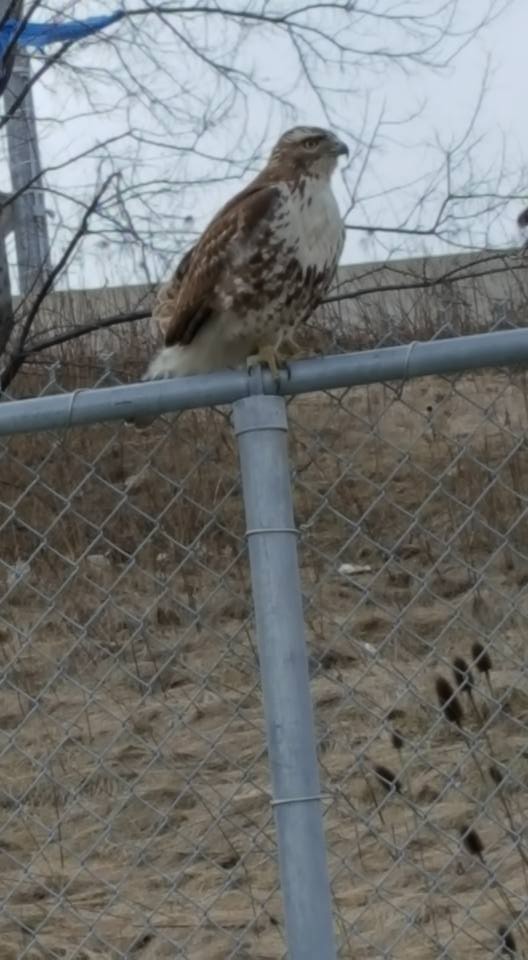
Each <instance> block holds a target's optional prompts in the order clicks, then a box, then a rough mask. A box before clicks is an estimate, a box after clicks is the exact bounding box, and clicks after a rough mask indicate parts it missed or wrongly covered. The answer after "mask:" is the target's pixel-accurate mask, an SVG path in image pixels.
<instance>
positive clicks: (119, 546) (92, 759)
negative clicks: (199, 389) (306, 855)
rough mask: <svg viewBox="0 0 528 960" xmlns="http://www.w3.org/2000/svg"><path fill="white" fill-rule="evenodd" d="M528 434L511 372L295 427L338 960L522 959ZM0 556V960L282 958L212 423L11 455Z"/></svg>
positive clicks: (241, 561) (226, 447) (250, 649)
mask: <svg viewBox="0 0 528 960" xmlns="http://www.w3.org/2000/svg"><path fill="white" fill-rule="evenodd" d="M70 372H71V371H70ZM90 376H91V375H90ZM115 381H116V374H115V372H112V373H110V372H108V371H100V372H99V374H98V375H97V376H93V377H91V381H90V383H91V385H93V386H94V387H104V386H108V385H111V384H113V383H115ZM73 385H77V384H73ZM71 386H72V383H71V380H68V378H67V377H66V375H65V373H64V368H61V367H58V366H55V367H53V366H52V365H50V366H44V367H43V368H42V369H41V370H40V372H39V374H38V375H37V374H35V373H32V374H31V376H29V375H28V376H27V381H26V382H24V384H23V385H22V387H21V392H22V393H25V394H26V395H29V394H35V393H36V392H37V390H39V391H40V392H41V393H42V395H48V394H50V393H51V394H54V393H57V392H61V391H63V390H68V389H70V388H71ZM527 404H528V391H527V383H526V376H525V374H524V372H522V371H521V372H517V371H509V370H505V369H498V370H486V371H478V372H471V373H462V374H460V375H457V376H451V377H443V376H436V377H427V378H423V379H417V380H414V381H409V382H407V383H404V384H402V383H390V382H387V383H381V382H380V383H373V384H370V385H363V386H357V387H350V388H343V389H336V390H333V391H324V392H319V393H313V394H306V395H301V396H299V397H296V398H294V399H291V400H290V401H288V419H289V425H290V438H289V444H290V462H291V472H292V484H293V492H294V510H295V521H296V525H297V527H298V530H299V534H300V536H299V557H300V570H301V581H302V589H303V604H304V615H305V623H306V631H307V641H308V653H309V671H310V688H311V696H312V701H313V704H314V709H315V715H316V730H317V740H318V755H319V763H320V772H321V779H322V796H323V809H324V827H325V836H326V843H327V851H328V862H329V874H330V883H331V891H332V899H333V913H334V921H335V931H336V940H337V945H338V955H339V957H341V958H347V960H348V958H354V957H362V958H363V957H364V958H380V957H391V958H401V960H404V958H410V957H413V956H416V957H417V958H419V960H428V958H431V960H432V958H440V957H442V958H443V957H445V958H457V960H458V958H464V960H467V958H469V957H475V958H477V957H478V958H481V957H483V956H496V957H499V956H501V955H504V956H508V955H509V956H513V955H516V954H517V955H522V953H523V951H524V950H526V949H527V946H528V915H526V903H527V891H528V876H527V866H528V837H527V836H526V830H525V822H526V815H527V800H526V796H527V791H526V786H527V778H528V767H527V756H528V753H527V733H528V685H527V678H526V669H525V663H526V636H527V626H528V625H527V621H526V617H527V612H528V593H527V585H528V514H527V509H528V499H527V498H528V479H527V478H528V450H527V444H526V421H527V412H528V411H527ZM0 544H1V547H0V669H1V674H0V676H1V694H0V771H1V776H0V863H1V866H2V869H1V871H0V895H1V898H2V908H1V910H0V942H1V944H2V947H1V951H0V953H1V956H2V957H5V958H6V960H15V958H16V960H18V958H28V960H29V958H31V960H41V958H53V960H59V958H68V960H70V958H71V960H73V958H76V960H99V958H108V960H110V958H111V960H117V958H125V957H126V958H135V957H137V958H141V960H143V958H145V960H151V958H156V960H158V958H160V960H161V958H169V957H170V958H174V957H183V958H186V960H227V958H238V960H244V958H247V960H249V958H251V960H272V958H273V960H275V958H281V957H284V956H285V955H286V951H287V945H286V935H285V927H284V920H283V908H282V902H281V897H280V890H279V874H278V866H277V841H276V835H275V827H274V822H273V810H272V808H271V805H270V783H269V772H268V755H267V746H266V735H265V726H264V717H263V708H262V699H261V691H260V682H259V656H258V652H257V647H256V642H255V640H254V628H253V622H252V601H251V585H250V577H249V568H248V560H247V554H246V545H245V523H244V516H243V503H242V497H241V487H240V475H239V466H238V458H237V449H236V440H235V437H234V434H233V430H232V425H231V414H230V410H229V409H228V408H227V407H222V408H217V409H206V410H194V411H187V412H185V413H181V414H175V415H168V416H163V417H160V418H158V419H157V420H156V421H155V423H154V424H153V425H152V426H151V427H150V428H149V429H148V430H145V431H136V430H135V429H134V428H132V427H127V426H125V425H122V424H117V425H116V424H112V423H110V424H108V423H99V424H97V425H94V426H91V427H86V428H82V429H73V430H69V431H58V432H56V433H54V432H47V433H29V434H20V435H13V436H11V437H9V436H7V437H4V438H2V439H1V440H0ZM307 842H309V838H307ZM306 956H307V957H308V956H312V954H309V953H308V952H307V953H306ZM295 960H297V958H295ZM321 960H327V958H326V957H325V958H323V957H321Z"/></svg>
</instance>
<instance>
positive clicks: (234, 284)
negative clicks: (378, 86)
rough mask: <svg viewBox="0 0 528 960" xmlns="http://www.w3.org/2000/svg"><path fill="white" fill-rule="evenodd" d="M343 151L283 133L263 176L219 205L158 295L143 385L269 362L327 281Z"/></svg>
mask: <svg viewBox="0 0 528 960" xmlns="http://www.w3.org/2000/svg"><path fill="white" fill-rule="evenodd" d="M346 152H347V149H346V147H345V146H344V145H343V144H342V143H341V141H340V140H338V139H337V137H335V136H334V135H333V134H332V133H330V132H328V131H326V130H322V129H320V128H318V127H296V128H294V129H293V130H290V131H288V132H287V133H286V134H284V135H283V136H282V137H281V138H280V140H279V141H278V143H277V144H276V146H275V148H274V150H273V151H272V153H271V156H270V158H269V161H268V163H267V165H266V167H265V168H264V170H262V172H261V173H260V174H259V175H258V176H257V177H256V178H255V179H254V180H253V181H252V183H250V184H249V186H247V187H246V188H245V189H244V190H242V191H241V192H240V193H238V194H237V195H236V196H235V197H233V198H232V199H231V200H230V201H229V202H228V203H226V204H225V205H224V206H223V207H222V209H221V210H220V211H219V213H218V214H217V215H216V216H215V217H214V218H213V220H212V221H211V222H210V224H209V226H208V227H207V228H206V229H205V231H204V233H203V234H202V236H201V237H200V238H199V240H198V242H197V243H196V244H195V245H194V247H192V248H191V249H190V250H189V251H188V252H187V253H186V254H185V256H184V257H183V259H182V260H181V261H180V263H179V264H178V266H177V268H176V270H175V272H174V274H173V276H172V277H171V278H170V280H169V281H168V283H166V284H164V285H163V286H162V287H161V289H160V291H159V294H158V297H157V300H156V306H155V309H154V311H153V316H154V318H155V319H156V320H157V322H158V324H159V326H160V328H161V330H162V332H163V334H164V337H165V346H164V349H163V350H162V351H161V353H160V354H158V356H157V357H156V358H155V359H154V361H153V362H152V364H151V366H150V368H149V370H148V372H147V374H146V377H147V378H152V377H160V376H186V375H189V374H193V373H206V372H209V371H211V370H215V369H221V368H223V367H234V366H238V365H240V364H241V363H243V362H244V361H247V359H248V357H250V356H251V355H257V357H261V358H264V357H265V358H266V359H267V360H269V358H270V357H271V361H270V362H272V361H273V357H274V354H275V351H277V350H278V348H279V346H280V342H281V340H282V338H283V336H284V335H285V334H286V333H289V334H291V333H292V332H293V330H294V328H295V326H296V325H297V324H298V323H301V322H303V321H304V320H306V319H307V318H308V317H309V316H310V315H311V314H312V313H313V311H314V310H315V308H316V307H317V306H318V304H319V303H320V301H321V299H322V297H323V296H324V294H325V292H326V290H327V289H328V287H329V285H330V283H331V282H332V279H333V277H334V274H335V270H336V267H337V262H338V259H339V257H340V255H341V252H342V248H343V243H344V226H343V223H342V219H341V217H340V215H339V211H338V208H337V204H336V201H335V198H334V196H333V193H332V191H331V187H330V179H331V176H332V173H333V171H334V169H335V167H336V163H337V158H338V157H339V156H340V155H341V154H343V153H346Z"/></svg>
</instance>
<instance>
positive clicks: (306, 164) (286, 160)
mask: <svg viewBox="0 0 528 960" xmlns="http://www.w3.org/2000/svg"><path fill="white" fill-rule="evenodd" d="M343 155H346V156H348V147H347V146H346V144H344V143H343V141H342V140H340V139H339V138H338V137H336V135H335V133H332V132H331V131H330V130H324V129H323V128H322V127H293V129H292V130H287V131H286V133H283V134H282V137H281V138H280V139H279V140H278V141H277V143H276V144H275V146H274V148H273V150H272V152H271V156H270V164H271V165H272V166H273V167H274V168H277V167H278V168H279V169H280V168H281V167H284V169H285V171H286V170H287V171H290V170H296V171H298V172H300V173H304V174H307V175H308V176H315V177H321V176H326V177H330V176H331V175H332V173H333V172H334V170H335V168H336V165H337V158H338V157H341V156H343Z"/></svg>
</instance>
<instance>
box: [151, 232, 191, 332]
mask: <svg viewBox="0 0 528 960" xmlns="http://www.w3.org/2000/svg"><path fill="white" fill-rule="evenodd" d="M195 249H196V245H195V246H194V247H191V249H190V250H187V253H185V254H184V255H183V257H182V258H181V260H180V262H179V264H178V266H177V267H176V269H175V271H174V273H173V274H172V276H171V277H170V279H169V280H167V283H164V284H162V285H161V287H159V288H158V290H157V293H156V299H155V301H154V307H153V310H152V317H153V319H154V320H156V322H157V323H158V326H159V328H160V330H161V332H162V334H163V336H165V334H166V332H167V328H168V327H169V326H170V324H171V322H172V318H173V316H174V311H175V309H176V301H177V299H178V294H179V292H180V289H181V285H182V282H183V279H184V277H185V274H186V273H187V270H188V267H189V264H190V262H191V257H192V255H193V253H194V251H195Z"/></svg>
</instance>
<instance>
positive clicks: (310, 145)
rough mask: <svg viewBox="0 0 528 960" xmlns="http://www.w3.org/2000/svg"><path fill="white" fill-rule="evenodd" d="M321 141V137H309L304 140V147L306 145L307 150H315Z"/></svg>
mask: <svg viewBox="0 0 528 960" xmlns="http://www.w3.org/2000/svg"><path fill="white" fill-rule="evenodd" d="M320 143H321V138H320V137H307V138H306V140H303V147H305V149H306V150H315V148H316V147H318V146H319V144H320Z"/></svg>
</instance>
